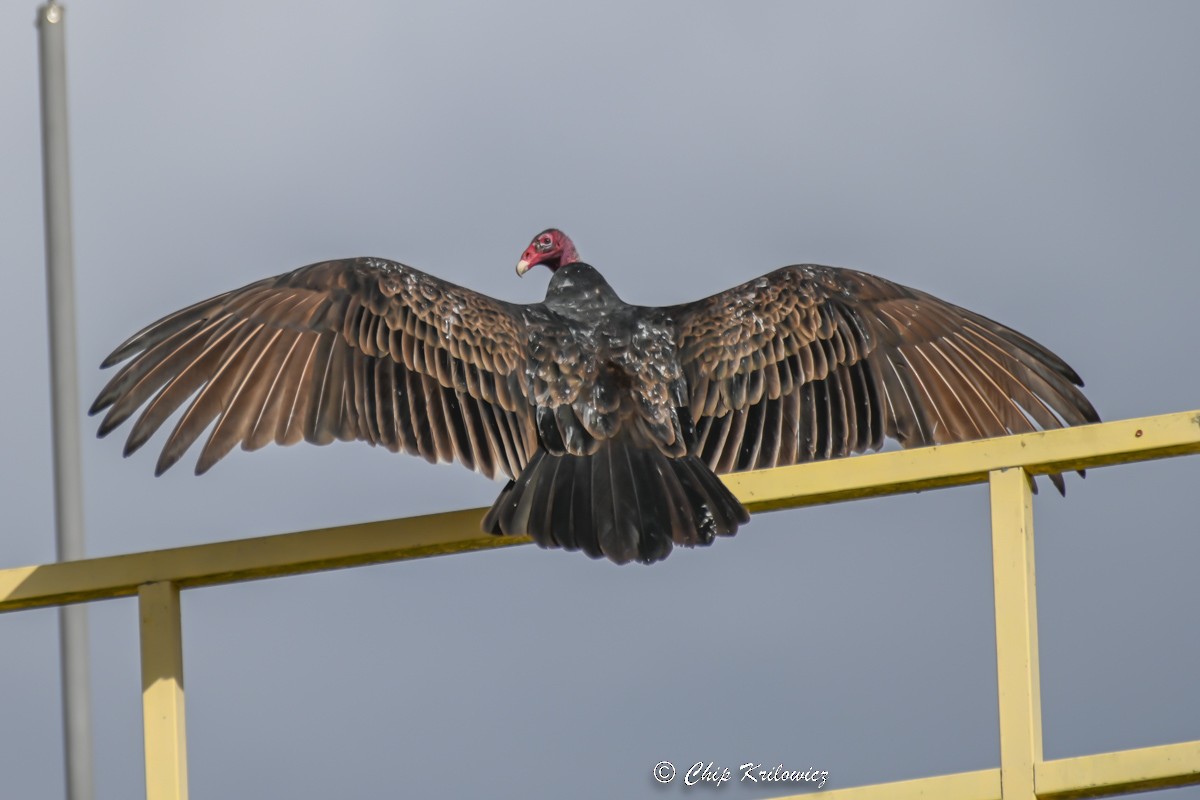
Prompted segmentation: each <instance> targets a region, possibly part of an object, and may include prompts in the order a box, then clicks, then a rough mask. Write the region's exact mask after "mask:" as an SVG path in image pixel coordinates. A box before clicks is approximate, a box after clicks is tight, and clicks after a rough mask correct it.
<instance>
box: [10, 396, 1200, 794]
mask: <svg viewBox="0 0 1200 800" xmlns="http://www.w3.org/2000/svg"><path fill="white" fill-rule="evenodd" d="M1195 453H1200V411H1190V412H1183V413H1178V414H1164V415H1161V416H1156V417H1145V418H1142V419H1131V420H1120V421H1118V422H1107V423H1103V424H1099V425H1087V426H1082V427H1078V428H1065V429H1062V430H1054V431H1044V432H1039V433H1029V434H1022V435H1019V436H1007V437H1003V438H999V439H985V440H982V441H977V442H966V443H963V444H954V445H944V446H940V447H928V448H921V449H918V450H903V451H898V452H891V453H880V454H877V455H871V456H859V457H856V458H852V459H843V460H839V461H826V462H820V463H814V464H804V465H800V466H795V467H781V468H779V469H772V470H762V471H759V472H747V473H740V474H737V475H728V476H725V482H726V483H727V484H728V485H729V486H730V488H731V489H732V490H733V491H734V493H735V494H737V496H738V497H739V498H740V499H741V500H742V502H743V503H745V504H746V506H747V507H748V508H749V509H750V510H751V511H768V510H773V509H781V508H794V507H797V506H806V505H816V504H819V503H830V502H835V501H839V500H850V499H854V498H859V497H876V496H880V495H889V494H901V493H904V492H912V491H919V490H923V489H933V488H939V487H944V486H957V485H962V484H968V483H982V482H984V481H988V482H989V483H990V486H991V506H992V554H993V574H994V581H995V600H996V603H995V607H996V656H997V683H998V686H997V689H998V695H997V696H998V700H999V712H1000V713H999V722H1000V767H999V768H997V769H987V770H979V771H976V772H963V773H958V774H955V775H943V776H938V777H932V778H920V779H917V780H910V781H900V782H896V783H885V784H877V785H874V786H860V787H855V788H851V789H838V790H834V791H829V792H821V793H820V794H821V796H823V797H825V798H836V800H885V798H886V799H887V800H906V798H914V799H915V798H946V799H947V800H1033V798H1059V799H1062V798H1076V797H1103V796H1110V795H1115V794H1126V793H1130V792H1136V791H1144V790H1147V789H1163V788H1169V787H1175V786H1187V785H1192V784H1200V741H1193V742H1184V743H1181V744H1172V745H1163V746H1159V747H1147V748H1141V749H1137V750H1123V751H1120V752H1115V753H1103V754H1100V755H1090V756H1079V757H1076V758H1064V759H1056V760H1054V761H1045V760H1043V758H1042V726H1041V694H1040V688H1039V680H1038V645H1037V600H1036V593H1035V580H1034V558H1033V506H1032V497H1031V493H1030V487H1029V480H1028V476H1029V475H1038V474H1045V473H1048V472H1060V471H1064V470H1072V469H1084V468H1094V467H1103V466H1108V465H1111V464H1125V463H1130V462H1134V461H1146V460H1150V459H1156V458H1166V457H1168V456H1178V455H1187V454H1195ZM483 511H484V509H470V510H466V511H453V512H450V513H446V514H431V515H428V516H424V517H409V518H406V519H399V520H392V521H388V522H370V523H364V524H360V525H346V526H342V527H336V528H324V529H321V530H313V531H304V532H301V533H288V534H282V535H279V536H264V537H259V538H254V539H243V540H239V541H230V542H220V543H217V544H206V545H197V546H194V547H179V548H172V549H168V550H153V551H147V552H142V553H131V554H129V555H121V556H109V557H106V558H91V559H83V560H80V561H69V562H63V563H55V564H44V565H40V566H33V567H17V568H13V569H5V570H0V612H6V611H16V610H19V609H25V608H37V607H42V606H53V605H62V604H65V603H78V602H87V601H92V600H104V599H107V598H112V597H128V596H132V595H134V594H136V595H137V596H138V605H139V609H140V618H141V651H142V659H141V660H142V708H143V720H144V726H145V728H144V734H145V754H146V797H147V798H148V800H182V798H186V797H187V748H186V736H185V726H184V691H183V648H182V637H181V632H180V631H181V627H180V625H181V621H180V615H179V591H180V590H181V589H189V588H193V587H196V586H212V585H215V584H223V583H235V582H238V581H246V580H256V579H259V578H271V577H279V576H284V575H297V574H301V573H306V572H319V571H323V570H330V569H338V568H342V567H352V566H360V565H364V564H379V563H383V562H388V561H401V560H404V559H410V558H423V557H425V556H432V555H445V554H449V553H457V552H464V551H468V550H482V549H485V548H489V547H504V546H508V545H512V544H522V543H525V542H528V539H523V538H500V537H494V536H488V535H485V534H482V533H480V531H479V519H480V517H481V516H482V514H483ZM809 796H810V795H796V796H795V797H797V798H800V797H809ZM781 800H786V798H781Z"/></svg>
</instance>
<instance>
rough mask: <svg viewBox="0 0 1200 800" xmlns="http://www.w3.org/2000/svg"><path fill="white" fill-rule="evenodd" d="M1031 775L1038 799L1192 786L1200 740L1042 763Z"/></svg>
mask: <svg viewBox="0 0 1200 800" xmlns="http://www.w3.org/2000/svg"><path fill="white" fill-rule="evenodd" d="M1033 773H1034V786H1035V787H1036V789H1037V796H1038V797H1039V798H1042V800H1051V799H1053V800H1067V798H1077V797H1108V796H1110V795H1114V794H1126V793H1129V792H1145V791H1150V790H1152V789H1173V788H1175V787H1178V786H1194V785H1196V784H1200V741H1194V742H1181V743H1179V744H1164V745H1159V746H1158V747H1142V748H1139V749H1137V750H1121V751H1119V752H1116V753H1101V754H1100V755H1094V756H1077V757H1075V758H1062V759H1056V760H1054V761H1045V762H1043V763H1041V764H1038V765H1036V766H1035V767H1034V770H1033Z"/></svg>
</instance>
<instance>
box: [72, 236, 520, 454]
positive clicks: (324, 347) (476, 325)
mask: <svg viewBox="0 0 1200 800" xmlns="http://www.w3.org/2000/svg"><path fill="white" fill-rule="evenodd" d="M521 314H522V307H521V306H514V305H510V304H507V303H503V302H501V301H499V300H494V299H492V298H490V297H487V296H486V295H482V294H479V293H477V292H473V291H471V290H469V289H464V288H462V287H460V286H455V285H454V284H451V283H448V282H446V281H442V280H439V279H438V278H435V277H433V276H431V275H427V274H425V273H423V272H420V271H418V270H415V269H413V268H411V267H407V266H405V265H403V264H398V263H395V262H392V261H385V260H382V259H371V258H359V259H348V260H342V261H326V262H323V263H320V264H313V265H311V266H307V267H303V268H301V269H298V270H296V271H294V272H290V273H287V274H285V275H281V276H279V277H276V278H269V279H267V280H262V281H258V282H257V283H252V284H250V285H249V286H244V287H242V288H241V289H236V290H234V291H232V292H227V293H225V294H222V295H219V296H217V297H214V298H211V299H209V300H205V301H203V302H200V303H197V304H195V305H193V306H190V307H188V308H185V309H183V310H181V311H177V312H176V313H174V314H171V315H170V316H167V317H164V318H163V319H161V320H159V321H158V322H155V323H154V324H152V325H150V326H149V327H147V328H145V329H144V330H142V331H140V332H138V333H136V334H134V335H133V336H132V337H131V338H130V339H129V340H128V341H126V342H125V343H124V344H122V345H121V346H120V347H118V348H117V349H116V351H114V352H113V354H112V355H110V356H109V357H108V358H107V359H106V360H105V362H104V364H103V366H104V367H109V366H112V365H114V364H117V363H119V362H121V361H125V360H127V359H129V361H128V363H126V364H125V365H124V366H123V367H122V368H121V370H120V371H119V372H118V373H117V374H116V375H115V376H114V377H113V379H112V380H111V381H109V383H108V385H107V386H105V387H104V390H103V391H102V392H101V393H100V396H99V397H98V398H97V399H96V402H95V403H94V404H93V405H92V408H91V410H90V413H92V414H95V413H97V412H100V411H103V410H105V409H108V413H107V414H106V415H105V417H104V419H103V421H102V423H101V425H100V435H101V436H103V435H105V434H107V433H108V432H110V431H111V430H112V429H113V428H115V427H117V426H118V425H120V424H121V423H122V422H124V421H125V420H126V419H128V418H129V417H130V416H131V415H132V414H133V413H134V412H135V411H137V410H138V409H139V408H141V407H142V406H143V405H144V406H145V409H144V410H143V411H142V413H141V415H140V416H139V417H138V419H137V421H136V422H135V423H134V425H133V428H132V430H131V431H130V434H129V439H128V441H127V443H126V446H125V454H126V455H128V454H130V453H132V452H133V451H135V450H137V449H138V448H139V447H141V446H142V445H143V444H145V442H146V440H147V439H149V438H150V436H151V435H152V434H153V433H154V432H155V431H156V430H157V429H158V428H159V427H160V426H161V425H162V424H163V423H164V422H165V421H166V420H167V419H168V418H169V417H170V416H171V415H172V414H174V413H175V412H176V411H177V410H178V409H179V408H180V407H181V406H183V405H185V404H187V407H186V409H185V410H184V411H183V413H182V414H181V416H180V417H179V420H178V422H177V423H176V425H175V428H174V430H173V431H172V433H171V435H170V437H169V438H168V439H167V442H166V444H165V446H164V447H163V450H162V454H161V456H160V457H159V460H158V465H157V468H156V474H161V473H162V472H163V471H164V470H166V469H168V468H170V467H171V466H172V465H173V464H174V463H175V462H176V461H178V460H179V458H180V457H181V456H182V455H183V453H184V451H185V450H187V449H188V447H189V446H191V445H192V443H193V442H195V441H196V439H197V438H198V437H199V436H200V435H201V434H202V433H203V432H204V431H205V430H206V429H207V428H208V427H209V426H210V425H211V426H212V432H211V433H210V434H209V437H208V440H207V442H206V443H205V445H204V447H203V450H202V451H201V453H200V458H199V461H198V462H197V464H196V473H197V474H200V473H203V472H205V471H206V470H208V469H209V468H210V467H211V466H212V465H213V464H214V463H215V462H216V461H218V460H219V459H220V458H222V457H223V456H225V455H226V454H228V453H229V451H230V450H231V449H233V447H234V445H237V444H241V446H242V448H243V449H245V450H256V449H258V448H260V447H263V446H264V445H266V444H268V443H270V442H276V443H278V444H284V445H286V444H294V443H295V442H299V441H301V440H305V441H308V442H312V443H315V444H328V443H329V442H331V441H333V440H335V439H339V440H342V441H346V440H353V439H358V440H362V441H366V442H369V443H370V444H372V445H376V444H379V445H383V446H384V447H387V448H388V449H389V450H393V451H400V450H403V451H405V452H407V453H411V454H415V455H420V456H423V457H424V458H426V459H427V460H429V461H431V462H435V461H450V460H458V461H460V462H462V463H463V464H465V465H466V466H467V467H469V468H471V469H474V470H477V471H479V472H481V473H483V474H484V475H487V476H489V477H491V476H493V475H495V473H496V472H497V471H499V472H503V473H505V474H507V475H508V476H510V477H513V476H515V475H516V474H517V473H519V472H520V471H521V468H522V467H523V466H524V465H525V464H526V463H527V462H528V460H529V458H530V457H531V456H532V454H533V451H534V449H535V448H536V432H535V428H534V425H533V412H534V409H533V408H532V407H531V406H530V404H529V401H528V400H527V399H526V396H525V394H526V383H527V381H526V380H525V378H524V375H525V372H526V370H527V365H528V355H527V345H526V336H525V333H524V331H523V327H522V326H523V322H522V318H521ZM189 400H190V402H189Z"/></svg>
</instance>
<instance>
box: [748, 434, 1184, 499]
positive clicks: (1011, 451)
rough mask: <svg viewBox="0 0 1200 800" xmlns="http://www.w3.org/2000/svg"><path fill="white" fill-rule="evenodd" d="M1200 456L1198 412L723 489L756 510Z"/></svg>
mask: <svg viewBox="0 0 1200 800" xmlns="http://www.w3.org/2000/svg"><path fill="white" fill-rule="evenodd" d="M1191 453H1200V411H1182V412H1179V413H1175V414H1162V415H1159V416H1156V417H1141V418H1138V419H1123V420H1118V421H1116V422H1103V423H1099V424H1097V425H1081V426H1079V427H1075V428H1059V429H1057V430H1052V431H1038V432H1036V433H1023V434H1020V435H1017V436H1002V437H999V438H996V439H980V440H979V441H974V442H962V443H960V444H946V445H938V446H936V447H919V448H915V449H913V450H898V451H894V452H890V453H878V454H876V455H871V456H856V457H854V458H843V459H838V460H835V461H822V462H818V463H813V464H800V465H797V466H794V467H778V468H776V469H766V470H758V471H756V472H740V473H737V474H735V475H726V476H724V480H725V483H726V484H728V486H729V488H730V489H732V490H733V493H734V494H736V495H737V496H738V499H739V500H741V501H742V502H743V503H744V504H745V505H746V507H747V508H749V509H750V510H751V511H768V510H771V509H776V508H796V507H799V506H811V505H820V504H822V503H832V502H837V501H840V500H853V499H855V498H859V497H878V496H881V495H889V494H902V493H904V492H916V491H921V490H924V489H938V488H942V487H945V486H961V485H964V484H968V483H983V482H984V481H986V480H987V477H988V473H989V472H991V471H992V470H995V469H1006V468H1008V467H1024V468H1025V470H1026V472H1029V473H1031V474H1034V475H1044V474H1047V473H1051V472H1066V471H1069V470H1075V469H1089V468H1092V467H1104V466H1109V465H1111V464H1127V463H1132V462H1135V461H1148V460H1150V459H1155V458H1166V457H1168V456H1181V455H1188V454H1191Z"/></svg>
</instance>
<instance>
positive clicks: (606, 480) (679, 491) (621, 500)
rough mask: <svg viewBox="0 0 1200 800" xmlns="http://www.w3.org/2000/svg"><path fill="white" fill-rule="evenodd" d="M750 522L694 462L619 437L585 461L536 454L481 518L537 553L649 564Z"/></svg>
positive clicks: (706, 470) (493, 529)
mask: <svg viewBox="0 0 1200 800" xmlns="http://www.w3.org/2000/svg"><path fill="white" fill-rule="evenodd" d="M749 520H750V515H749V514H747V513H746V509H745V508H743V507H742V504H741V503H739V502H738V500H737V498H736V497H734V496H733V494H732V493H731V492H730V491H729V489H727V488H726V487H725V484H723V483H722V482H721V480H720V479H719V478H718V477H717V476H716V475H714V474H713V472H712V470H710V469H709V468H708V467H707V466H706V465H705V464H704V463H703V462H702V461H700V459H698V458H696V457H695V456H685V457H683V458H669V457H668V456H665V455H663V454H662V453H661V452H660V451H659V450H658V449H657V448H653V447H645V448H643V447H636V446H633V445H631V444H630V443H629V442H627V441H625V440H622V439H611V440H608V441H606V442H602V443H601V444H600V446H599V448H598V449H597V450H596V452H594V453H592V454H591V455H586V456H572V455H563V456H554V455H550V454H548V453H546V452H545V451H544V450H539V451H537V452H536V453H534V455H533V458H531V459H530V460H529V463H528V464H527V465H526V466H525V469H523V470H522V471H521V474H520V476H518V477H517V479H516V480H514V481H509V483H508V486H506V487H505V488H504V491H502V492H501V493H500V496H499V497H498V498H496V502H495V504H493V505H492V508H491V510H490V511H489V512H488V514H487V516H486V517H484V519H483V529H484V530H485V531H488V532H489V533H495V534H509V535H521V534H529V535H530V536H532V537H533V538H534V541H536V542H537V543H538V544H539V545H541V546H542V547H561V548H563V549H564V550H582V551H584V552H585V553H587V554H588V555H589V556H591V557H592V558H600V557H602V556H603V557H606V558H609V559H611V560H612V561H615V562H617V563H618V564H624V563H626V562H629V561H641V562H643V563H646V564H649V563H651V562H654V561H659V560H661V559H664V558H666V557H667V554H668V553H670V552H671V547H672V546H673V545H675V544H680V545H685V546H687V547H693V546H695V545H706V544H710V543H711V542H712V540H713V539H714V538H715V537H717V536H732V535H733V534H734V533H736V532H737V529H738V525H741V524H743V523H745V522H748V521H749Z"/></svg>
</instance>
